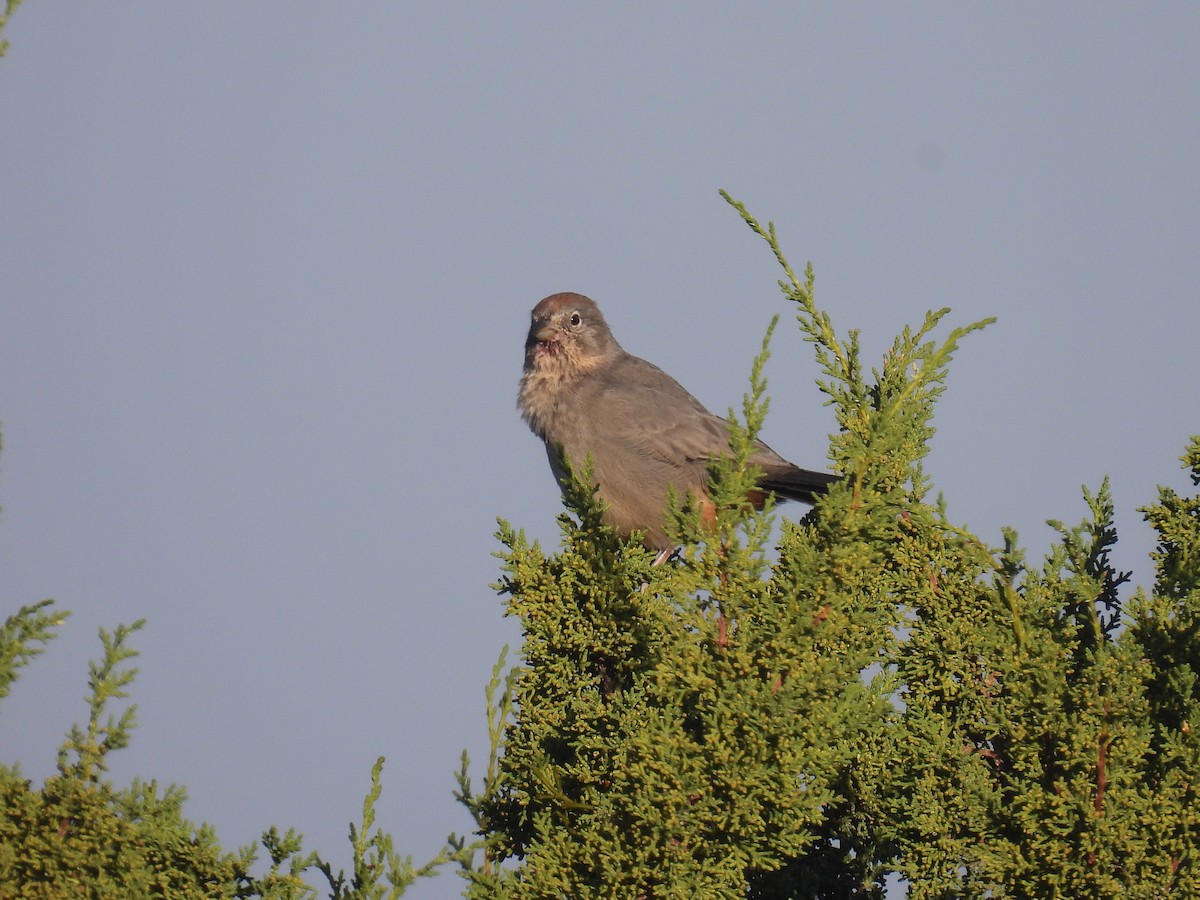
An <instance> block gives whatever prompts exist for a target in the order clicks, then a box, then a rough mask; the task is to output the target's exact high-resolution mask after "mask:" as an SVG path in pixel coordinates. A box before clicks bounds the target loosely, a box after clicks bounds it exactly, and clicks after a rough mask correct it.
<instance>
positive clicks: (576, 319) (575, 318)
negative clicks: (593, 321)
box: [571, 313, 583, 328]
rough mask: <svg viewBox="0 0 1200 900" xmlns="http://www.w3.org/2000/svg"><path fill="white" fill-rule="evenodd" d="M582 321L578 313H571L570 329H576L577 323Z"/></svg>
mask: <svg viewBox="0 0 1200 900" xmlns="http://www.w3.org/2000/svg"><path fill="white" fill-rule="evenodd" d="M582 321H583V318H582V317H581V316H580V315H579V313H571V327H573V328H578V327H579V323H580V322H582Z"/></svg>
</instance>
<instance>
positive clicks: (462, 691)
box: [0, 0, 1200, 898]
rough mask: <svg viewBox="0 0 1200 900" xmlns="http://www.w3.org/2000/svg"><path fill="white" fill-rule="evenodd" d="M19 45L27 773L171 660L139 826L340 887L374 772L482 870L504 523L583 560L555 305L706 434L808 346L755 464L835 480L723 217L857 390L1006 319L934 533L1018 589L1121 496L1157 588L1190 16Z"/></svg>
mask: <svg viewBox="0 0 1200 900" xmlns="http://www.w3.org/2000/svg"><path fill="white" fill-rule="evenodd" d="M7 36H8V38H9V40H10V42H11V47H10V50H9V54H8V56H7V57H6V58H5V59H4V60H2V61H0V160H2V161H3V171H2V172H0V273H2V277H3V282H2V287H0V290H2V292H3V299H2V301H0V423H2V426H3V440H4V450H3V454H2V455H0V504H2V505H3V516H2V517H0V573H2V574H0V597H3V602H4V604H5V605H6V607H7V608H8V610H9V611H11V610H14V609H15V608H16V607H17V606H18V605H20V604H21V603H25V602H31V601H34V600H38V599H40V598H42V597H47V596H49V597H54V598H56V599H57V600H58V601H59V603H60V604H61V605H62V606H63V607H65V608H69V609H72V610H74V611H75V613H74V616H73V617H72V619H71V620H70V621H69V623H68V625H67V626H66V627H65V629H64V630H63V635H62V637H61V639H60V640H59V641H57V642H56V643H55V644H54V645H53V646H52V648H51V650H50V652H49V653H48V654H46V655H45V656H43V657H42V658H40V659H39V660H37V661H36V662H35V663H34V664H33V665H32V666H31V667H30V668H29V669H28V670H27V671H26V674H25V675H24V676H23V678H22V680H21V681H20V682H19V683H18V684H17V686H16V689H15V691H14V693H13V695H12V696H11V697H10V698H9V699H8V700H7V701H6V702H5V704H4V708H3V709H2V710H0V727H2V728H3V730H2V731H0V734H2V735H3V742H2V746H3V748H4V750H3V754H2V757H3V760H4V761H6V762H7V761H12V760H13V759H19V760H20V761H21V763H22V766H23V767H24V769H25V771H26V772H27V774H29V775H31V776H35V777H41V776H43V775H45V774H47V773H48V772H49V771H50V769H51V768H52V766H53V761H54V751H55V749H56V748H57V746H58V744H59V742H60V741H61V739H62V735H63V732H64V731H65V729H66V728H67V726H68V725H69V723H70V722H71V721H72V720H77V719H81V718H82V717H83V715H84V713H85V709H84V706H83V703H82V700H81V697H82V695H83V693H84V691H85V680H86V660H87V659H88V658H89V657H90V656H93V655H95V653H96V650H97V646H98V645H97V641H96V638H95V633H96V629H97V628H98V627H100V626H106V627H111V626H113V625H115V624H116V623H118V622H129V621H132V620H134V619H136V618H139V617H141V616H146V617H148V619H149V624H148V625H147V627H146V629H145V630H144V631H143V632H141V633H140V634H139V635H137V637H136V640H135V645H136V646H137V647H138V648H140V649H141V651H142V656H141V658H140V665H141V670H142V671H141V676H140V678H139V680H138V682H137V684H136V685H135V699H136V701H137V702H138V704H139V710H140V719H141V725H140V727H139V729H138V731H137V732H136V734H135V736H134V740H133V744H132V746H131V748H130V749H128V750H125V751H122V752H121V753H119V754H117V755H116V756H115V757H114V758H113V763H114V765H113V770H114V772H113V774H114V777H115V778H117V779H118V780H127V779H128V778H129V777H130V776H132V775H134V774H137V775H141V776H143V777H155V778H158V779H159V780H160V781H163V782H170V781H174V782H179V783H182V784H184V785H186V786H187V787H188V789H189V791H190V793H191V800H190V802H189V804H188V806H187V813H188V815H189V816H190V817H192V818H194V819H197V820H205V821H209V822H211V823H213V824H214V825H216V827H217V829H218V833H219V835H220V838H221V840H222V842H223V843H224V844H225V845H227V846H230V847H232V846H233V845H235V844H239V843H245V842H248V841H252V840H254V839H255V838H256V837H257V834H258V832H259V831H260V830H261V829H263V828H265V827H266V826H268V825H270V824H272V823H277V824H280V825H293V826H295V827H297V828H299V829H300V830H302V831H303V832H305V834H306V835H307V837H308V843H309V845H310V846H315V847H318V848H320V849H321V850H322V851H323V852H324V853H326V854H327V855H330V856H332V857H333V859H334V861H335V862H336V863H337V864H340V865H345V864H346V862H347V852H346V850H345V848H344V843H345V841H344V833H345V829H346V823H347V822H348V821H349V820H351V819H352V818H356V817H357V815H358V814H359V809H360V805H361V798H362V795H363V793H364V792H365V790H366V789H367V787H368V775H369V770H370V766H371V763H372V762H373V760H374V759H375V757H376V756H377V755H379V754H383V755H386V756H387V757H388V767H387V769H386V771H385V775H384V778H385V789H384V795H383V799H382V801H381V804H380V823H381V824H382V825H384V826H385V827H387V828H389V829H391V830H392V831H394V832H395V834H396V836H397V839H398V843H399V845H400V848H401V849H402V851H403V852H411V853H413V854H414V855H415V856H417V857H418V858H422V857H425V856H426V855H428V854H430V853H432V852H433V851H434V850H436V848H437V847H438V845H439V843H440V841H441V839H442V837H443V836H444V834H445V833H446V832H448V831H450V830H452V829H455V830H459V831H462V830H464V829H466V828H467V827H469V820H468V819H467V818H466V816H465V813H462V812H460V810H459V809H458V807H457V806H456V805H455V804H454V802H453V801H452V799H451V789H452V787H453V780H452V775H451V773H452V771H453V770H454V769H455V767H456V765H457V758H458V753H459V751H460V749H461V748H462V747H464V746H465V747H468V748H470V749H471V750H472V753H473V754H474V755H475V756H476V758H477V759H480V760H481V758H482V752H483V746H484V741H485V728H484V720H483V685H484V683H485V681H486V679H487V676H488V673H489V671H490V668H491V666H492V664H493V662H494V660H495V658H496V656H497V655H498V653H499V651H500V648H501V646H502V645H503V644H504V643H506V642H508V643H513V644H514V645H515V644H516V642H517V640H518V632H517V629H516V626H515V623H513V622H511V621H507V620H504V619H503V618H502V616H501V603H500V601H499V600H498V599H497V598H496V597H495V595H494V594H493V593H492V592H491V591H490V590H489V587H488V585H489V583H490V582H492V581H493V580H495V579H496V577H497V574H498V566H497V561H496V560H495V559H494V558H493V557H492V556H491V552H492V551H493V550H495V549H496V547H497V545H496V542H495V540H494V539H493V536H492V532H493V530H494V523H495V518H496V516H504V517H506V518H508V519H510V520H511V521H513V522H514V523H515V524H517V525H520V526H522V527H524V528H526V529H527V530H528V531H529V532H530V533H532V534H534V535H537V536H539V537H542V538H544V539H548V540H551V541H554V540H555V539H556V535H557V531H556V526H555V522H554V517H555V514H556V513H557V512H558V510H559V508H560V507H559V503H558V497H557V491H556V489H555V487H554V484H553V481H552V480H551V478H550V476H549V474H548V470H547V466H546V461H545V458H544V455H543V453H542V451H541V449H540V446H539V445H538V444H537V442H536V441H535V439H534V438H533V437H532V436H531V435H529V434H528V432H527V431H526V429H525V427H524V425H523V424H522V423H521V422H520V421H519V419H518V417H517V415H516V412H515V409H514V399H515V391H516V381H517V377H518V375H519V370H520V362H521V347H522V340H523V335H524V330H525V326H526V322H527V315H528V310H529V308H530V307H531V306H532V305H533V304H534V303H535V302H536V301H537V300H538V299H540V298H541V297H542V296H544V295H546V294H548V293H551V292H554V291H559V290H578V291H582V292H585V293H588V294H590V295H591V296H592V297H594V298H595V299H596V300H597V301H598V302H599V303H600V304H601V306H602V308H603V309H604V310H605V313H606V315H607V317H608V319H609V322H610V324H611V325H612V327H613V329H614V331H615V333H616V335H617V337H618V338H619V339H620V340H621V342H622V343H623V344H624V345H625V347H626V348H627V349H629V350H630V351H631V352H634V353H637V354H639V355H642V356H645V357H647V358H649V359H651V360H653V361H654V362H656V363H658V364H659V365H661V366H662V367H663V368H665V369H666V370H667V371H669V372H671V373H672V374H673V375H675V376H676V377H677V378H678V379H679V380H680V381H681V382H683V383H684V384H685V385H686V386H687V387H688V388H689V389H690V390H691V391H692V392H693V393H694V394H696V395H697V396H698V397H699V398H700V399H701V400H702V401H704V402H705V403H707V404H708V405H709V406H710V407H712V408H713V409H716V410H724V409H726V408H727V407H728V406H730V405H731V404H736V403H738V402H739V400H740V397H741V394H742V392H743V390H744V389H745V385H746V382H747V375H748V372H749V368H750V362H751V359H752V357H753V355H754V353H755V352H756V350H757V348H758V345H759V342H760V340H761V337H762V333H763V330H764V328H765V327H766V325H767V323H768V321H769V320H770V317H771V315H772V314H774V313H776V312H782V313H784V315H785V322H784V324H783V325H782V326H781V328H780V329H779V331H778V332H777V336H776V339H775V342H774V357H773V359H772V361H771V364H770V366H769V368H768V376H769V378H770V381H771V388H772V390H771V393H772V398H773V399H772V413H771V416H770V418H769V419H768V422H767V427H766V429H765V432H764V437H765V438H766V439H767V440H768V441H769V442H770V443H771V445H772V446H773V447H774V448H775V449H777V450H779V451H780V452H781V453H783V454H784V455H786V456H789V457H790V458H792V459H793V460H795V461H796V462H798V463H800V464H802V465H807V466H817V465H821V464H822V463H823V460H824V455H825V452H826V445H827V440H826V436H827V434H828V432H829V431H830V430H831V429H832V427H833V423H832V419H831V416H830V414H829V411H828V410H827V409H826V408H825V407H824V406H823V405H822V396H821V395H820V394H819V393H818V392H817V390H816V388H815V387H814V385H813V378H814V377H815V375H816V368H815V365H814V363H813V361H812V358H811V355H810V352H809V348H808V346H807V345H806V344H805V343H804V342H803V341H802V340H801V338H800V336H799V334H798V333H797V331H796V330H795V329H794V327H792V326H791V325H790V324H789V321H788V320H787V319H786V316H787V314H788V310H787V309H786V308H785V306H784V304H783V301H782V299H781V297H780V296H779V294H778V291H777V288H776V287H775V281H776V279H777V277H778V274H779V273H778V271H777V269H776V267H775V263H774V261H773V259H772V258H771V256H770V254H769V252H768V250H767V248H766V246H765V245H763V244H762V243H761V242H759V241H758V240H757V239H756V238H755V237H753V236H752V235H751V233H750V232H749V230H748V229H746V228H745V226H744V225H743V224H742V223H741V221H740V220H739V219H738V217H737V215H736V214H735V213H734V212H733V210H731V209H730V208H728V207H726V206H725V204H724V203H723V201H721V200H720V198H719V197H718V196H717V190H718V188H726V189H728V190H729V191H730V192H731V193H732V194H733V195H734V196H735V197H738V198H740V199H742V200H743V201H745V202H746V203H747V204H748V205H749V207H750V209H751V210H752V211H753V212H755V213H756V214H757V215H758V216H759V217H760V218H762V219H764V220H765V219H772V220H774V221H775V222H776V224H777V226H778V228H779V232H780V235H781V237H782V240H783V242H784V245H785V247H786V248H787V250H788V252H789V253H790V255H791V258H792V260H793V262H794V263H795V264H797V266H800V265H802V264H803V263H804V262H805V261H806V260H809V259H811V260H812V261H813V264H814V266H815V268H816V272H817V285H818V289H817V300H818V303H819V304H821V305H822V306H823V307H825V308H826V309H828V310H829V311H830V312H831V314H832V315H833V319H834V322H835V325H837V326H838V327H839V328H840V329H842V330H845V329H847V328H851V327H857V328H861V329H862V334H863V345H864V351H865V353H866V355H867V358H868V359H872V360H873V359H878V357H879V355H880V354H881V353H882V351H883V350H884V348H885V346H886V345H887V343H888V342H890V339H891V337H892V335H893V334H894V333H895V332H896V331H897V330H898V329H899V328H900V327H902V326H903V325H904V324H905V323H916V322H919V320H920V318H921V316H922V315H923V313H924V311H925V310H926V309H929V308H938V307H941V306H951V307H953V310H954V311H953V313H952V314H951V317H950V319H949V322H950V324H952V325H953V324H965V323H967V322H969V321H974V320H976V319H979V318H982V317H984V316H989V315H996V316H998V317H999V322H998V323H997V324H996V325H994V326H992V327H991V328H989V329H987V330H986V331H985V332H983V333H982V334H977V335H972V336H971V337H970V338H969V339H968V340H967V341H966V342H965V343H964V345H963V348H962V351H961V353H960V355H959V357H958V359H957V360H956V361H955V363H954V364H953V366H952V368H951V372H950V380H949V390H948V392H947V394H946V396H945V398H944V400H943V402H942V403H941V406H940V408H939V413H938V416H937V418H936V425H937V428H938V434H937V436H936V438H935V441H934V445H933V453H932V456H931V458H930V461H929V470H930V472H931V474H932V476H933V479H934V481H935V482H936V484H937V486H938V487H939V488H940V489H942V490H944V491H945V492H946V495H947V498H948V502H949V509H950V512H951V514H952V515H953V516H954V517H955V518H956V519H957V520H959V521H961V522H962V523H964V524H966V525H967V526H969V527H971V528H973V529H975V530H977V532H978V533H979V534H980V535H981V536H983V537H984V538H985V539H988V540H991V541H993V542H998V541H999V540H1000V528H1001V526H1003V525H1005V524H1012V525H1015V526H1017V527H1018V528H1019V529H1020V530H1021V534H1022V538H1023V540H1024V542H1025V543H1026V545H1027V546H1028V547H1029V549H1030V553H1031V556H1032V557H1033V558H1034V559H1037V558H1039V557H1040V556H1041V555H1042V553H1043V552H1044V551H1045V549H1046V546H1047V542H1048V540H1049V536H1050V532H1049V530H1048V529H1047V528H1046V527H1045V526H1044V525H1043V524H1042V523H1043V522H1044V520H1045V519H1047V518H1062V519H1065V520H1067V521H1070V522H1074V521H1076V520H1077V519H1078V518H1080V517H1081V516H1082V514H1083V512H1084V507H1083V503H1082V501H1081V500H1080V498H1079V487H1080V485H1081V484H1084V483H1086V484H1089V485H1093V486H1095V485H1098V484H1099V482H1100V480H1101V478H1102V477H1103V476H1104V475H1105V474H1109V475H1111V476H1112V478H1113V491H1114V494H1115V497H1116V502H1117V507H1118V525H1119V528H1120V529H1121V531H1122V543H1121V548H1120V550H1119V552H1118V554H1117V556H1116V559H1117V562H1118V563H1119V564H1120V565H1122V566H1124V567H1131V568H1133V569H1134V570H1135V575H1136V579H1137V580H1138V581H1140V582H1142V583H1145V582H1147V581H1148V579H1149V577H1150V576H1149V569H1148V564H1147V560H1146V554H1147V553H1148V551H1149V550H1150V549H1151V547H1152V540H1151V535H1150V532H1149V530H1148V529H1147V528H1146V526H1144V525H1143V524H1142V523H1141V519H1140V516H1139V515H1138V514H1137V512H1136V507H1138V506H1139V505H1142V504H1145V503H1147V502H1150V501H1152V500H1153V499H1154V497H1155V486H1156V485H1157V484H1159V483H1166V484H1170V485H1173V486H1175V487H1177V488H1179V489H1184V488H1185V487H1187V479H1186V478H1185V477H1184V475H1183V474H1182V473H1181V472H1180V470H1179V467H1178V462H1177V457H1178V456H1179V454H1180V453H1181V452H1182V451H1183V448H1184V444H1185V442H1186V439H1187V436H1188V435H1189V434H1191V433H1194V432H1196V431H1198V430H1200V415H1198V414H1197V408H1198V404H1197V399H1196V394H1197V387H1198V382H1200V374H1198V373H1200V367H1198V366H1197V363H1196V354H1197V340H1198V335H1200V312H1198V307H1197V303H1196V285H1197V284H1198V283H1200V162H1198V161H1200V108H1198V107H1200V102H1198V95H1197V85H1198V84H1200V57H1198V55H1197V53H1196V48H1197V47H1198V46H1200V6H1197V5H1195V4H1193V3H1159V4H1153V5H1148V4H1141V5H1138V6H1137V7H1134V6H1132V5H1129V6H1126V7H1121V8H1118V7H1116V6H1114V5H1106V6H1105V7H1104V8H1103V9H1102V8H1101V7H1100V6H1099V5H1097V4H1092V3H1066V4H1043V3H1016V4H1004V5H999V4H996V5H992V6H990V7H987V8H982V7H980V6H979V5H976V4H971V5H961V4H925V5H921V6H913V5H905V6H903V7H900V6H894V5H887V6H885V5H882V4H874V5H867V4H856V5H851V6H847V5H841V4H836V5H835V4H822V5H814V4H790V5H783V4H774V5H768V4H755V5H749V4H742V5H734V4H728V5H722V6H718V5H716V4H689V5H685V4H654V5H636V6H634V5H629V6H611V5H607V4H606V5H603V6H602V5H599V4H593V5H587V6H585V5H580V4H561V3H560V4H549V3H537V4H531V3H526V4H521V5H516V4H512V5H500V4H490V5H483V4H478V5H468V4H459V3H447V4H415V3H410V4H398V3H396V4H388V3H380V2H376V3H363V4H345V5H331V4H315V3H283V2H278V0H276V2H260V3H255V4H237V3H229V2H217V3H206V4H189V5H185V4H139V3H129V2H112V3H106V4H89V3H81V2H77V0H76V2H71V0H60V2H57V3H38V2H35V0H30V2H27V3H25V4H24V5H23V6H22V7H21V8H20V9H19V10H18V12H17V14H16V16H15V17H14V18H13V20H12V22H11V24H10V26H9V28H8V30H7ZM785 512H786V509H785ZM6 614H7V613H6ZM460 887H461V885H460V882H458V880H457V879H456V878H455V877H454V876H451V875H446V876H443V877H442V878H440V879H438V880H437V881H435V882H431V883H429V884H427V885H423V886H421V887H419V888H418V889H415V890H414V891H413V893H412V896H414V897H417V898H429V897H449V896H456V895H457V894H458V892H459V890H460Z"/></svg>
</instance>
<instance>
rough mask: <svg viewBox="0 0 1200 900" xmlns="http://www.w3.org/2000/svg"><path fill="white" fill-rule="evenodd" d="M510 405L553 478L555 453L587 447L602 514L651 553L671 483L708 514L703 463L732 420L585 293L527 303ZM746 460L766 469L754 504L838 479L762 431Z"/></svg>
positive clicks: (665, 550) (661, 533)
mask: <svg viewBox="0 0 1200 900" xmlns="http://www.w3.org/2000/svg"><path fill="white" fill-rule="evenodd" d="M517 405H518V407H519V408H520V410H521V416H522V418H524V419H525V421H526V422H527V423H528V424H529V427H530V429H532V431H533V433H534V434H536V435H537V436H538V437H539V438H541V439H542V441H544V442H545V445H546V453H547V455H548V456H549V458H550V468H551V469H552V470H553V472H554V475H555V477H556V478H557V479H558V480H559V482H560V483H561V482H562V481H563V479H564V478H565V477H566V473H565V470H564V467H563V464H562V457H561V456H560V453H561V454H563V455H565V457H566V459H567V461H568V462H569V463H570V464H571V465H574V466H582V465H583V463H584V461H585V460H586V459H587V458H588V456H589V454H590V455H591V458H592V477H593V479H594V480H595V482H596V484H597V486H598V490H597V495H598V496H599V498H600V500H601V501H602V502H603V503H604V505H605V507H606V510H605V513H604V521H605V522H607V523H608V524H609V525H612V526H613V527H614V528H616V529H617V531H619V532H620V533H621V534H622V535H625V536H628V535H629V534H631V533H632V532H634V531H642V532H644V533H645V543H646V546H647V547H650V548H654V549H659V550H661V551H662V553H660V554H659V560H657V561H659V562H661V561H662V560H663V559H665V557H666V556H668V555H669V554H670V552H671V551H672V550H673V549H674V548H673V544H672V542H671V540H670V538H668V537H667V535H666V532H665V530H664V525H665V514H666V509H667V488H668V486H669V485H670V486H673V487H674V489H675V492H676V494H677V495H678V496H679V498H680V500H683V499H684V498H686V497H687V496H688V495H689V494H690V495H691V496H692V498H693V500H694V501H695V502H696V503H698V504H699V505H700V508H701V511H702V513H703V514H704V516H705V518H706V519H710V520H711V518H712V516H714V515H715V508H714V506H713V503H712V501H711V500H710V499H709V498H708V495H707V488H708V483H709V474H708V468H707V466H708V463H709V462H710V461H711V460H712V459H714V458H715V457H719V456H721V455H723V454H726V455H727V454H728V453H729V452H730V450H729V423H728V422H727V421H726V420H725V419H722V418H721V417H720V416H714V415H713V414H712V413H711V412H709V411H708V410H707V409H705V408H704V406H702V405H701V403H700V401H698V400H697V399H696V398H695V397H693V396H692V395H691V394H689V393H688V392H687V391H686V390H684V389H683V387H682V386H681V385H680V384H679V382H677V381H676V380H675V379H674V378H672V377H671V376H670V375H668V374H667V373H666V372H664V371H663V370H662V369H660V368H658V367H657V366H655V365H652V364H651V363H648V362H646V361H645V360H644V359H639V358H638V357H636V356H632V355H630V354H629V353H626V352H625V351H624V350H623V349H622V348H621V345H620V344H618V343H617V341H616V339H615V338H614V337H613V336H612V332H611V331H609V330H608V323H606V322H605V321H604V316H602V315H601V314H600V310H599V308H598V307H597V306H596V304H595V303H594V302H592V301H591V300H590V299H588V298H587V297H584V296H583V295H582V294H572V293H564V294H552V295H551V296H549V297H547V298H546V299H545V300H543V301H542V302H541V303H539V304H538V305H537V306H535V307H534V308H533V321H532V322H531V323H530V326H529V336H528V337H527V338H526V339H525V373H524V375H522V376H521V389H520V393H519V394H518V397H517ZM749 462H750V464H751V465H753V466H757V467H758V468H759V469H761V470H762V473H763V474H762V477H761V478H759V481H758V485H759V487H761V488H762V489H763V490H762V492H754V493H753V494H752V495H751V497H750V498H749V499H750V500H751V502H753V503H754V505H755V506H756V507H759V508H761V507H762V504H763V502H764V501H765V500H766V497H767V494H774V495H776V496H777V497H778V498H780V499H786V500H802V501H805V502H807V503H811V502H813V499H814V497H815V495H817V494H819V493H823V492H824V491H825V489H826V488H827V487H828V485H829V483H830V482H832V481H836V480H837V476H836V475H831V474H829V473H827V472H812V471H809V470H807V469H801V468H799V467H797V466H794V465H792V464H791V463H790V462H788V461H787V460H786V459H784V458H783V457H782V456H780V455H779V454H778V453H776V452H775V451H774V450H772V449H771V448H770V447H768V446H767V445H766V444H764V443H763V442H762V441H757V442H756V443H755V446H754V450H753V452H752V453H751V454H750V459H749Z"/></svg>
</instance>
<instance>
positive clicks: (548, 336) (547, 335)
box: [533, 322, 557, 343]
mask: <svg viewBox="0 0 1200 900" xmlns="http://www.w3.org/2000/svg"><path fill="white" fill-rule="evenodd" d="M556 335H557V330H556V329H555V328H553V327H551V325H550V323H549V322H547V323H546V324H545V325H543V326H542V327H541V328H539V329H538V330H537V331H535V332H534V333H533V337H534V340H536V341H537V342H538V343H544V342H546V341H551V340H554V339H555V337H556Z"/></svg>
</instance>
